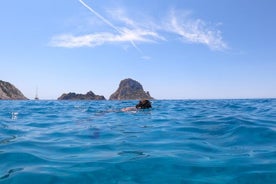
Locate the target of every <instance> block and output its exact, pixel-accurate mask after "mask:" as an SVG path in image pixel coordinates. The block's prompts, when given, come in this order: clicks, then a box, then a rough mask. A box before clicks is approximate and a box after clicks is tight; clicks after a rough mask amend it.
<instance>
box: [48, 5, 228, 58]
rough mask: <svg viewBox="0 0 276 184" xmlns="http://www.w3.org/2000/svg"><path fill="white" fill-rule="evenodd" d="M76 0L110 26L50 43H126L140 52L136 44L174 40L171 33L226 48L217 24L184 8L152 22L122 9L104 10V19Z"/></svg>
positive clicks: (56, 38)
mask: <svg viewBox="0 0 276 184" xmlns="http://www.w3.org/2000/svg"><path fill="white" fill-rule="evenodd" d="M79 1H80V3H81V4H82V5H83V6H85V7H86V8H87V9H88V10H89V11H90V12H91V13H93V14H94V15H95V16H96V17H98V18H99V19H100V20H101V21H102V22H103V23H105V25H107V26H109V27H110V28H111V29H106V31H105V32H97V33H89V34H82V35H75V34H61V35H56V36H54V37H52V39H51V42H50V45H51V46H53V47H65V48H76V47H95V46H99V45H103V44H112V43H117V44H118V43H127V42H129V43H130V44H131V45H132V46H133V47H134V48H135V49H136V50H138V51H139V52H140V53H141V54H142V51H141V49H140V48H139V47H138V46H137V44H139V43H159V42H164V41H168V42H169V41H174V40H173V39H172V38H171V35H172V34H175V35H178V36H180V37H181V41H182V42H183V43H193V44H202V45H206V46H207V47H209V48H210V49H211V50H225V49H227V48H228V46H227V44H226V43H225V42H224V41H223V38H222V34H221V31H220V30H218V29H217V26H216V25H213V24H211V23H206V22H205V21H204V20H201V19H196V18H193V17H192V14H191V13H190V12H187V11H176V10H175V9H172V10H171V11H170V13H169V14H168V16H164V17H163V18H159V19H158V20H155V21H152V20H151V19H150V18H149V19H143V21H141V20H140V21H138V20H135V19H133V17H131V16H129V15H128V14H127V13H126V12H125V11H124V9H112V10H109V11H107V12H106V13H107V15H108V14H109V15H110V16H106V17H109V18H105V17H104V16H103V15H101V14H99V13H98V12H97V11H95V10H94V9H93V8H91V7H90V6H88V5H87V4H86V3H84V1H82V0H79Z"/></svg>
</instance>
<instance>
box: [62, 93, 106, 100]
mask: <svg viewBox="0 0 276 184" xmlns="http://www.w3.org/2000/svg"><path fill="white" fill-rule="evenodd" d="M58 100H105V97H104V96H100V95H95V94H94V93H93V92H92V91H89V92H88V93H86V94H85V95H84V94H76V93H67V94H65V93H64V94H63V95H61V96H60V97H59V98H58Z"/></svg>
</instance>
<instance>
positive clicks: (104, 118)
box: [0, 99, 276, 184]
mask: <svg viewBox="0 0 276 184" xmlns="http://www.w3.org/2000/svg"><path fill="white" fill-rule="evenodd" d="M136 103H137V101H54V100H53V101H47V100H29V101H0V184H30V183H37V184H48V183H49V184H90V183H92V184H93V183H96V184H98V183H99V184H140V183H141V184H143V183H154V184H155V183H156V184H163V183H164V184H167V183H168V184H225V183H226V184H227V183H229V184H256V183H257V184H275V183H276V99H241V100H239V99H236V100H153V101H152V106H153V108H152V109H150V110H139V111H129V112H123V111H121V109H122V108H124V107H129V106H135V105H136Z"/></svg>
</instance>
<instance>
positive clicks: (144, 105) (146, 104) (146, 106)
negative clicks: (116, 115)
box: [122, 100, 152, 111]
mask: <svg viewBox="0 0 276 184" xmlns="http://www.w3.org/2000/svg"><path fill="white" fill-rule="evenodd" d="M149 108H152V106H151V102H150V101H149V100H140V101H139V103H138V104H137V105H136V106H135V107H126V108H123V109H122V111H137V110H139V109H149Z"/></svg>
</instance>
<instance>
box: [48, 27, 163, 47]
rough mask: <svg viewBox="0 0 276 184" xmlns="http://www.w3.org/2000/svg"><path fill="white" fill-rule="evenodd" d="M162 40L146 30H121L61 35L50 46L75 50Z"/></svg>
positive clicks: (53, 39) (54, 38)
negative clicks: (109, 44)
mask: <svg viewBox="0 0 276 184" xmlns="http://www.w3.org/2000/svg"><path fill="white" fill-rule="evenodd" d="M158 39H162V38H161V37H160V36H159V35H158V34H156V33H155V32H152V31H147V30H139V29H136V30H128V29H126V28H124V29H123V33H122V34H114V33H109V32H104V33H94V34H86V35H80V36H75V35H72V34H62V35H58V36H55V37H53V38H52V40H51V42H50V45H52V46H54V47H65V48H76V47H95V46H98V45H102V44H105V43H123V42H130V41H133V42H144V43H153V42H156V40H158Z"/></svg>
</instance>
